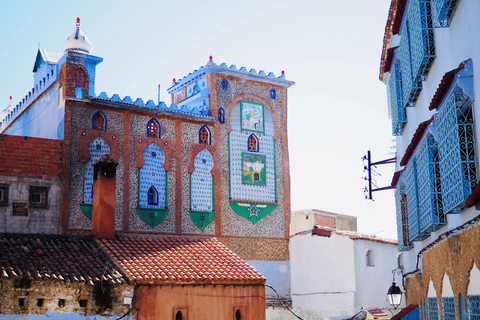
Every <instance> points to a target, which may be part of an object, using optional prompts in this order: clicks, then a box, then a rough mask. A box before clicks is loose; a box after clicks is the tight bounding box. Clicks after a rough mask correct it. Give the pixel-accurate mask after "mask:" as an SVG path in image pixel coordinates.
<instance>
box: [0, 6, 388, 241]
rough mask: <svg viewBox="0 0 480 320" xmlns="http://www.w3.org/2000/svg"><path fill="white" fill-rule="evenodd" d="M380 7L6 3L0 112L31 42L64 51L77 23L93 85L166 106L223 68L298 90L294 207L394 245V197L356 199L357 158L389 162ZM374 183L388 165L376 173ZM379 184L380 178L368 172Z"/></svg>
mask: <svg viewBox="0 0 480 320" xmlns="http://www.w3.org/2000/svg"><path fill="white" fill-rule="evenodd" d="M389 5H390V1H388V0H369V1H358V0H344V1H318V0H316V1H315V0H308V1H307V0H297V1H281V0H276V1H274V0H244V1H233V0H224V1H217V0H212V1H208V0H207V1H203V2H200V1H168V2H167V1H142V0H139V1H124V0H115V1H114V0H102V1H91V0H84V1H48V2H47V1H13V0H6V1H2V2H1V3H0V41H1V43H2V45H1V46H0V75H1V79H2V81H1V82H0V84H1V85H0V109H1V110H3V109H4V108H5V107H7V105H8V103H9V96H13V102H14V104H16V103H18V101H20V100H21V98H22V97H23V96H24V95H25V94H26V93H28V91H29V90H30V89H31V87H32V82H33V77H32V75H33V73H32V69H33V64H34V61H35V56H36V51H37V49H38V47H39V45H40V47H42V48H45V49H50V50H56V51H63V42H64V41H65V39H66V38H67V37H68V36H69V35H70V34H71V33H72V32H73V31H74V29H75V20H76V18H77V17H80V18H81V21H82V24H81V28H82V31H83V32H84V33H85V35H86V36H87V37H88V38H89V39H90V41H91V42H92V43H93V46H94V48H93V52H92V54H94V55H97V56H100V57H103V58H104V61H103V62H102V63H101V64H100V65H98V67H97V76H96V88H95V91H96V93H97V94H99V93H100V92H102V91H105V92H106V93H107V94H108V95H109V96H111V95H113V94H114V93H117V94H119V95H120V96H121V97H124V96H126V95H129V96H131V97H132V99H133V100H135V99H136V98H138V97H140V98H142V99H143V100H144V101H147V100H148V99H153V100H154V101H157V90H158V84H160V85H161V100H163V101H166V102H167V104H169V102H170V97H169V96H167V93H166V89H167V88H168V87H169V86H170V85H171V83H172V79H173V78H177V79H179V78H182V77H183V76H185V75H187V74H188V73H189V72H191V71H193V70H195V69H198V67H199V66H201V65H205V64H206V63H207V61H208V57H209V56H210V55H212V56H213V60H214V62H215V63H217V64H220V63H222V62H226V63H227V64H228V65H231V64H235V65H236V66H237V67H238V68H240V67H241V66H245V67H247V69H248V70H250V69H251V68H254V69H256V70H257V71H259V70H265V71H266V72H267V73H268V72H274V73H275V74H276V75H277V76H279V75H280V74H281V71H282V70H285V76H286V78H287V79H288V80H292V81H295V82H296V84H295V85H294V86H293V87H291V88H290V89H289V92H288V139H289V141H288V142H289V150H290V153H289V154H290V173H291V190H292V199H291V200H292V209H293V210H299V209H309V208H315V209H321V210H326V211H331V212H336V213H342V214H348V215H355V216H357V217H358V229H359V231H360V232H363V233H367V234H377V235H378V236H380V237H389V238H396V231H395V230H396V226H395V208H394V198H393V192H392V191H391V190H389V191H382V192H377V193H375V194H374V197H375V201H374V202H372V201H366V200H364V195H363V192H362V189H363V187H364V186H365V181H364V180H363V176H364V173H363V164H362V161H361V157H362V156H363V155H364V154H366V152H367V150H371V151H372V156H373V160H374V161H378V160H382V159H385V158H389V157H392V156H393V155H391V154H389V153H390V152H393V151H394V149H391V146H393V145H394V143H393V142H392V136H391V123H390V121H389V119H388V110H387V98H386V89H385V85H384V84H383V83H381V82H380V81H379V80H378V73H379V63H380V54H381V49H382V39H383V32H384V28H385V23H386V19H387V13H388V8H389ZM378 169H379V170H380V171H382V173H383V175H384V177H383V183H389V182H390V181H391V177H392V172H393V166H391V165H390V166H385V167H384V168H381V167H379V168H378ZM378 179H379V181H378V183H379V186H380V185H381V184H382V181H381V180H382V177H378Z"/></svg>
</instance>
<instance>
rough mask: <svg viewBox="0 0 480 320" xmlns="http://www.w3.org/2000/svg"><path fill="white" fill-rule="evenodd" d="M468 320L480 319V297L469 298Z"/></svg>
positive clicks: (471, 296) (472, 296)
mask: <svg viewBox="0 0 480 320" xmlns="http://www.w3.org/2000/svg"><path fill="white" fill-rule="evenodd" d="M467 308H468V319H469V320H470V319H472V320H473V319H480V295H470V296H467Z"/></svg>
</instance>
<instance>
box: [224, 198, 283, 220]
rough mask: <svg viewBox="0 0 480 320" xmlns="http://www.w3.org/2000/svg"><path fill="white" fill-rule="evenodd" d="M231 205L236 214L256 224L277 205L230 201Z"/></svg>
mask: <svg viewBox="0 0 480 320" xmlns="http://www.w3.org/2000/svg"><path fill="white" fill-rule="evenodd" d="M230 207H231V208H232V209H233V211H235V213H236V214H238V215H239V216H241V217H243V218H245V219H247V220H248V221H250V222H251V223H252V224H255V223H257V222H258V221H260V220H262V219H263V218H265V217H266V216H268V215H269V214H270V213H272V212H273V210H275V208H276V207H277V205H276V204H262V203H251V202H250V203H247V202H235V201H230Z"/></svg>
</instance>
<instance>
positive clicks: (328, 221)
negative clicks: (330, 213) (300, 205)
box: [315, 215, 337, 228]
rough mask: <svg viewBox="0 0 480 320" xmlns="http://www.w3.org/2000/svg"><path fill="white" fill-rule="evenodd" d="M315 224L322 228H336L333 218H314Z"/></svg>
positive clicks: (318, 216) (317, 216)
mask: <svg viewBox="0 0 480 320" xmlns="http://www.w3.org/2000/svg"><path fill="white" fill-rule="evenodd" d="M315 224H316V225H319V226H322V227H330V228H336V227H337V224H336V221H335V218H334V217H327V216H320V215H316V216H315Z"/></svg>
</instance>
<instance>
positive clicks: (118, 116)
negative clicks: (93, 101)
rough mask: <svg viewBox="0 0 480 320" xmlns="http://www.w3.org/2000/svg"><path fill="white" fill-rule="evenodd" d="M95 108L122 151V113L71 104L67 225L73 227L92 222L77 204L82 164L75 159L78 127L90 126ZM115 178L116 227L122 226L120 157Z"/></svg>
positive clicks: (89, 225)
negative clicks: (104, 120) (105, 119)
mask: <svg viewBox="0 0 480 320" xmlns="http://www.w3.org/2000/svg"><path fill="white" fill-rule="evenodd" d="M98 110H102V112H103V113H104V114H105V116H106V118H107V121H106V123H107V127H106V131H108V132H115V133H117V134H118V149H119V150H118V154H120V155H121V154H122V153H123V134H122V133H123V114H122V113H121V112H115V111H110V110H103V109H100V108H98V109H93V108H85V107H83V106H80V107H77V106H72V108H71V111H72V122H71V123H72V127H71V136H70V139H71V141H72V143H71V154H70V208H69V217H68V227H69V228H72V229H91V228H92V222H91V221H90V219H88V218H87V217H86V216H85V215H84V214H83V212H82V210H81V208H80V204H81V203H82V201H83V199H84V193H83V183H84V180H83V169H84V163H82V162H79V158H78V148H77V146H78V138H77V133H78V130H79V129H92V116H93V114H94V113H95V112H97V111H98ZM115 160H118V162H119V164H118V167H117V178H116V190H117V191H116V195H115V229H117V230H119V229H121V226H122V193H123V188H122V180H123V170H122V168H123V159H122V157H119V159H115Z"/></svg>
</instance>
